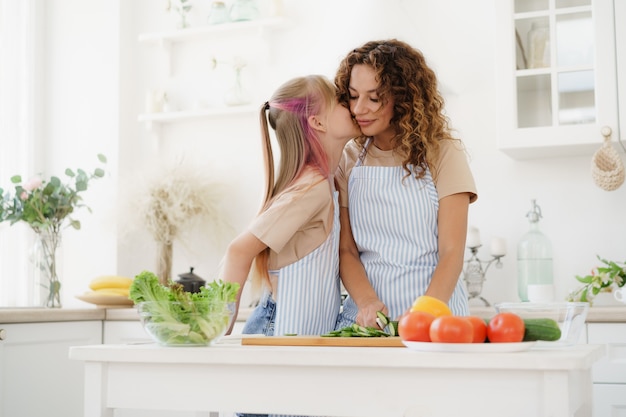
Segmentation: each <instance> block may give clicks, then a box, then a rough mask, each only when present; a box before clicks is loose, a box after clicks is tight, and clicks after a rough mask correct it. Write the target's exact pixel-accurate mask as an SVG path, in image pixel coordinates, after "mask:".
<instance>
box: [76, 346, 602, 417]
mask: <svg viewBox="0 0 626 417" xmlns="http://www.w3.org/2000/svg"><path fill="white" fill-rule="evenodd" d="M69 355H70V358H71V359H74V360H80V361H84V362H85V414H84V416H85V417H112V416H113V410H114V409H118V408H120V409H124V408H127V409H147V410H183V411H198V412H202V413H206V414H209V413H208V412H216V411H227V412H232V411H240V412H250V413H252V412H254V413H281V414H292V415H311V416H337V417H340V416H342V417H418V416H419V417H439V416H442V417H443V416H446V417H458V416H464V417H490V416H493V417H496V416H497V417H502V416H507V417H516V416H520V417H521V416H524V417H527V416H533V417H541V416H545V417H548V416H550V417H573V416H576V417H586V416H590V415H591V409H592V404H591V403H592V380H591V366H592V365H593V363H594V362H595V361H596V360H598V359H600V358H601V357H602V356H603V355H604V346H603V345H577V346H573V347H568V348H562V349H550V350H548V349H543V350H535V349H531V350H528V351H525V352H511V353H482V352H481V353H448V352H445V353H443V352H417V351H413V350H409V349H407V348H404V347H387V348H379V347H309V346H298V347H289V346H278V347H277V346H241V344H235V343H232V344H228V343H224V344H217V345H215V346H211V347H206V348H191V347H187V348H186V347H172V348H167V347H161V346H158V345H154V344H136V345H97V346H76V347H72V348H70V353H69ZM206 414H204V415H206ZM211 415H214V414H211Z"/></svg>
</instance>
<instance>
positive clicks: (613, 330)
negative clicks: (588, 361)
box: [587, 323, 626, 386]
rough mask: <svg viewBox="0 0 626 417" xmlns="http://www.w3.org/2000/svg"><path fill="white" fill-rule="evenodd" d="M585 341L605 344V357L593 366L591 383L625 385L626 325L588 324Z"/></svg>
mask: <svg viewBox="0 0 626 417" xmlns="http://www.w3.org/2000/svg"><path fill="white" fill-rule="evenodd" d="M587 340H588V342H589V344H606V355H605V356H604V357H603V358H602V359H600V360H599V361H598V362H596V363H595V365H594V366H593V382H594V383H621V384H626V324H625V323H588V324H587ZM625 386H626V385H625Z"/></svg>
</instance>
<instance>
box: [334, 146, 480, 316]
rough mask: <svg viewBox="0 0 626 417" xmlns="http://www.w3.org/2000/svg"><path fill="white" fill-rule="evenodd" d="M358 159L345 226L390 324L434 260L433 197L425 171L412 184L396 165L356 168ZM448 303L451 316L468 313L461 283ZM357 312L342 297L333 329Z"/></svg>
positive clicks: (422, 287)
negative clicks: (352, 238)
mask: <svg viewBox="0 0 626 417" xmlns="http://www.w3.org/2000/svg"><path fill="white" fill-rule="evenodd" d="M368 145H369V142H368V143H367V144H366V145H365V146H366V148H365V149H367V146H368ZM363 155H364V153H363ZM362 159H364V157H361V158H360V159H359V160H358V161H357V162H356V164H355V166H354V168H353V169H352V172H351V174H350V178H349V180H348V199H349V200H348V201H349V211H350V225H351V227H352V234H353V236H354V240H355V241H356V244H357V248H358V250H359V253H360V256H361V262H362V263H363V266H364V268H365V271H366V273H367V277H368V279H369V281H370V283H371V285H372V287H373V288H374V290H375V291H376V294H377V295H378V297H379V298H380V300H381V301H382V302H383V303H384V304H385V305H386V306H387V309H388V310H389V317H391V318H392V319H394V320H395V319H396V318H398V317H399V316H400V315H402V314H403V313H404V312H406V311H407V310H408V309H409V308H410V307H411V305H412V304H413V302H414V301H415V299H416V298H417V296H419V295H422V294H424V293H425V292H426V289H427V288H428V285H429V283H430V279H431V277H432V274H433V272H434V270H435V267H436V266H437V263H438V261H439V253H438V243H437V238H438V227H437V212H438V208H439V198H438V194H437V189H436V188H435V184H434V182H433V180H432V176H431V174H430V171H429V170H427V171H426V173H425V175H424V177H423V178H421V179H420V180H415V178H414V177H412V176H409V177H406V178H404V176H405V175H406V171H405V170H404V169H403V168H402V167H401V166H397V167H378V166H362ZM403 178H404V180H403ZM448 304H449V305H450V308H451V309H452V311H453V313H454V314H455V315H467V314H469V307H468V301H467V292H466V289H465V285H464V284H463V282H462V281H461V280H459V281H458V282H457V285H456V288H455V290H454V293H453V295H452V297H451V299H450V301H449V303H448ZM357 312H358V309H357V306H356V304H355V303H354V301H353V300H352V299H351V298H350V297H348V298H347V299H346V300H345V301H344V306H343V312H342V315H341V317H340V320H339V321H338V323H337V326H336V327H337V328H341V327H345V326H348V325H350V324H352V323H354V322H355V319H356V315H357Z"/></svg>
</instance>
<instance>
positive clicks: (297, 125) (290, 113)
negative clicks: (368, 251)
mask: <svg viewBox="0 0 626 417" xmlns="http://www.w3.org/2000/svg"><path fill="white" fill-rule="evenodd" d="M260 119H261V130H262V133H263V135H262V136H263V150H264V157H265V166H266V172H265V174H266V186H265V200H264V202H263V206H262V209H261V211H260V213H259V215H258V216H257V217H256V219H255V220H254V221H253V222H252V224H251V225H250V227H249V228H248V230H247V231H245V232H244V233H242V234H241V235H240V236H239V237H237V238H235V240H234V241H233V242H232V243H231V244H230V245H229V247H228V249H227V252H226V256H225V259H224V265H223V271H222V277H223V280H224V281H234V282H238V283H239V284H240V291H239V294H238V296H237V306H239V300H240V297H241V289H243V286H244V284H245V283H246V280H247V278H248V274H249V273H250V270H251V267H252V264H253V261H254V272H255V273H254V274H253V279H258V280H260V281H261V282H262V286H263V288H264V292H263V295H262V297H261V301H260V304H259V305H258V307H257V308H255V310H254V311H253V312H252V314H251V317H250V318H249V319H248V320H247V321H246V324H245V326H244V329H243V333H254V334H264V335H266V336H272V335H284V334H293V333H295V334H308V335H315V334H318V335H319V334H322V333H326V332H329V331H331V330H333V328H334V325H335V323H336V319H337V314H338V313H339V307H340V301H341V294H340V283H339V260H338V244H339V210H338V205H337V192H336V191H335V184H334V172H335V171H336V168H337V164H338V162H339V159H340V158H341V153H342V149H343V147H344V146H345V144H346V143H347V142H348V140H350V139H351V138H353V137H355V136H357V135H358V134H359V129H358V126H357V125H356V124H355V123H354V121H353V120H352V117H351V115H350V111H349V110H348V108H347V107H344V106H342V105H339V104H338V102H337V99H336V91H335V87H334V86H333V84H332V83H331V82H330V81H329V80H328V79H327V78H325V77H323V76H317V75H311V76H307V77H300V78H295V79H293V80H291V81H289V82H287V83H285V84H283V85H282V86H281V87H280V88H278V90H277V91H276V92H275V93H274V95H273V97H272V98H271V99H270V100H269V102H266V103H265V105H264V106H263V107H262V109H261V114H260ZM268 121H269V125H270V126H271V127H272V128H273V129H274V131H275V136H276V140H277V142H278V145H279V147H280V165H279V170H278V173H277V176H276V179H275V180H274V172H275V170H274V157H273V152H272V145H271V141H270V132H269V128H268ZM233 322H234V320H233ZM229 332H230V331H229Z"/></svg>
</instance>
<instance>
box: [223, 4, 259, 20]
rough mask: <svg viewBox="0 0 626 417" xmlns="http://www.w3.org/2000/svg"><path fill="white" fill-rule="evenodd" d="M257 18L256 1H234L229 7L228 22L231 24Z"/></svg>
mask: <svg viewBox="0 0 626 417" xmlns="http://www.w3.org/2000/svg"><path fill="white" fill-rule="evenodd" d="M257 17H259V9H258V7H257V5H256V0H235V1H234V2H233V5H232V6H231V7H230V20H232V21H233V22H238V21H244V20H254V19H256V18H257Z"/></svg>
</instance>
